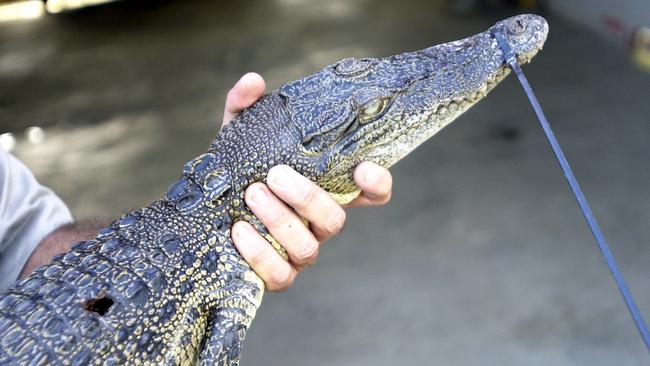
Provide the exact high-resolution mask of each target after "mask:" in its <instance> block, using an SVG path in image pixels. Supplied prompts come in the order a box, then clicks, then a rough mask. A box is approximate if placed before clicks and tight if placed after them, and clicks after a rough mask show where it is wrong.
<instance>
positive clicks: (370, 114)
mask: <svg viewBox="0 0 650 366" xmlns="http://www.w3.org/2000/svg"><path fill="white" fill-rule="evenodd" d="M387 105H388V100H387V99H385V98H377V99H374V100H372V101H370V102H369V103H367V104H366V105H364V106H363V108H362V109H361V111H360V112H359V122H361V123H367V122H370V121H372V120H373V119H375V118H376V117H377V116H379V115H380V114H381V113H382V112H383V111H384V110H385V109H386V106H387Z"/></svg>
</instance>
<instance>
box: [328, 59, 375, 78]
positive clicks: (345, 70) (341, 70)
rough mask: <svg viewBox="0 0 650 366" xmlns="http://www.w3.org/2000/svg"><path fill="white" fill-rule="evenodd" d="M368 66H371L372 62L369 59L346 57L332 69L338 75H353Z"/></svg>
mask: <svg viewBox="0 0 650 366" xmlns="http://www.w3.org/2000/svg"><path fill="white" fill-rule="evenodd" d="M370 66H372V62H371V61H370V60H359V59H357V58H346V59H343V60H341V61H340V62H339V63H338V64H336V66H334V71H335V72H336V73H337V74H338V75H340V76H355V75H360V74H363V73H364V72H366V71H367V70H368V69H370Z"/></svg>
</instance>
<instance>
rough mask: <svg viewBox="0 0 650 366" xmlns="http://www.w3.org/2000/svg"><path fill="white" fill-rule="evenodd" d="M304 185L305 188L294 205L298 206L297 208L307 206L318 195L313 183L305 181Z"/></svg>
mask: <svg viewBox="0 0 650 366" xmlns="http://www.w3.org/2000/svg"><path fill="white" fill-rule="evenodd" d="M306 186H307V190H305V191H304V192H303V193H302V195H301V197H300V198H299V199H298V201H297V202H296V205H297V206H298V207H297V208H303V209H304V208H307V207H309V206H310V205H311V204H312V202H315V201H316V199H317V197H318V193H319V191H318V188H317V187H316V185H315V184H312V183H307V184H306Z"/></svg>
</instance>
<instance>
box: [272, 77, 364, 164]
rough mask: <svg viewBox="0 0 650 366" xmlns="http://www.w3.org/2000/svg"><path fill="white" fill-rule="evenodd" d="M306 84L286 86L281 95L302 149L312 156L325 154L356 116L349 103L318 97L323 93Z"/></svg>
mask: <svg viewBox="0 0 650 366" xmlns="http://www.w3.org/2000/svg"><path fill="white" fill-rule="evenodd" d="M310 86H312V85H311V84H310V83H308V80H303V81H297V82H293V83H289V84H285V85H284V86H282V88H280V94H281V95H282V96H284V97H285V98H286V99H287V105H288V107H289V111H290V114H291V118H292V121H293V122H294V123H295V125H296V127H297V128H298V129H299V130H300V133H301V136H302V144H303V147H304V148H305V149H306V150H307V151H308V152H312V153H319V152H322V151H324V150H326V149H327V148H328V147H330V146H331V145H332V144H333V143H334V142H336V141H337V140H338V139H339V138H340V137H341V136H342V135H343V134H344V133H345V132H346V131H347V129H348V128H349V127H350V125H351V124H352V123H353V122H354V119H355V117H356V115H355V113H353V112H352V109H351V107H350V105H349V103H345V102H343V103H341V100H339V99H337V98H331V96H329V97H330V98H328V96H322V95H318V94H317V93H318V92H321V93H322V90H327V89H328V88H322V89H317V91H315V90H313V88H310Z"/></svg>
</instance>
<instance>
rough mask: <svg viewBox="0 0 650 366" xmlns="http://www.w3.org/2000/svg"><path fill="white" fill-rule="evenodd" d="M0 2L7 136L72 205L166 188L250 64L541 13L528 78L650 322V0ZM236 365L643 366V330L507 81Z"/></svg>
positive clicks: (0, 126)
mask: <svg viewBox="0 0 650 366" xmlns="http://www.w3.org/2000/svg"><path fill="white" fill-rule="evenodd" d="M96 3H99V1H97V0H92V1H82V0H65V1H64V0H50V1H48V2H47V3H46V4H45V5H44V3H43V2H40V1H22V2H16V1H6V0H0V145H1V146H2V148H4V149H7V150H9V151H11V152H12V153H14V154H15V155H16V156H17V157H19V158H20V159H21V160H23V161H24V162H25V163H26V164H27V165H28V166H29V167H30V168H31V169H32V170H33V172H34V173H35V175H36V176H37V177H38V179H39V180H40V181H41V182H43V183H44V184H46V185H49V186H50V187H52V188H53V189H54V190H55V191H56V192H57V193H58V194H59V195H60V196H61V197H62V198H63V199H64V201H66V202H67V203H68V205H69V206H70V208H71V209H72V211H73V213H74V215H75V217H76V218H77V219H78V220H81V221H83V220H87V219H99V220H104V221H106V222H108V221H109V220H110V219H111V218H114V217H116V216H117V215H119V214H120V213H123V212H125V211H127V210H130V209H133V208H137V207H139V206H142V205H144V204H147V203H148V202H149V201H151V200H153V199H156V198H157V197H159V195H160V194H161V192H164V191H165V190H166V188H167V186H168V184H169V183H170V182H172V181H173V180H174V179H175V178H176V177H177V176H178V175H179V172H180V169H181V167H182V164H183V162H184V161H186V160H188V159H190V158H192V157H193V156H195V155H197V154H199V153H200V152H202V151H203V150H204V149H205V148H206V146H207V145H208V143H209V141H210V136H213V135H214V134H215V133H216V131H217V130H218V127H219V121H220V120H221V115H222V110H223V105H224V100H225V94H226V92H227V90H228V89H229V88H230V87H231V86H232V85H233V83H234V82H235V81H236V80H237V79H238V78H239V76H241V75H242V74H243V73H245V72H247V71H257V72H259V73H261V74H262V75H263V76H264V77H265V78H266V80H267V82H268V87H269V90H271V89H275V88H277V87H279V86H280V85H281V84H282V83H283V82H286V81H289V80H293V79H296V78H299V77H301V76H304V75H306V74H309V73H312V72H314V71H316V70H318V69H320V68H321V67H323V66H324V65H327V64H330V63H332V62H335V61H336V60H338V59H341V58H344V57H351V56H354V57H377V56H385V55H389V54H394V53H399V52H404V51H407V50H415V49H420V48H424V47H428V46H431V45H434V44H437V43H441V42H445V41H450V40H455V39H459V38H463V37H465V36H469V35H471V34H474V33H477V32H480V31H483V30H485V29H486V28H488V27H489V26H491V25H492V24H493V23H494V22H496V21H497V20H500V19H502V18H505V17H507V16H509V15H512V14H515V13H521V12H536V13H540V14H542V15H544V16H545V17H546V18H547V20H548V21H549V24H550V35H549V38H548V41H547V43H546V47H545V49H544V51H543V52H541V53H540V54H539V55H538V56H537V57H536V58H535V60H534V61H533V63H532V64H530V65H528V66H526V67H525V69H524V70H525V71H526V73H527V76H528V78H529V80H530V81H531V83H532V84H533V87H534V88H535V90H536V91H537V93H538V97H539V99H540V101H541V103H542V105H543V106H544V108H545V111H546V113H547V115H548V117H549V120H550V121H551V124H552V125H553V126H554V128H555V129H556V133H557V135H558V138H559V140H560V142H561V143H562V145H563V147H564V149H565V151H566V154H567V156H568V158H569V160H570V162H571V163H572V165H573V167H574V170H575V173H576V175H577V177H578V179H579V180H580V181H581V183H582V186H583V189H584V190H585V193H586V195H587V197H588V198H589V199H590V201H591V204H592V206H593V210H594V212H595V213H596V216H597V217H598V219H599V220H600V222H601V225H602V226H603V230H604V232H605V234H606V236H607V237H608V239H609V241H610V243H611V245H612V250H613V252H614V253H615V254H616V255H617V257H618V260H619V264H620V266H621V268H622V271H623V273H624V275H625V276H626V278H627V280H628V282H629V285H630V287H631V289H632V291H633V292H634V294H635V296H636V297H637V301H638V303H639V306H640V308H641V309H642V310H643V311H644V312H645V314H646V317H650V283H649V281H650V267H649V266H648V263H649V262H650V188H649V187H650V164H649V163H650V143H648V141H649V139H650V103H649V102H650V100H649V97H650V73H648V71H649V70H650V30H649V29H648V28H647V27H648V26H650V3H649V2H648V1H645V0H636V1H634V0H629V1H626V2H621V3H619V4H617V5H616V7H613V6H612V5H611V2H609V1H604V0H602V1H601V0H575V1H570V2H568V1H561V0H555V1H550V0H549V1H544V2H538V1H534V0H526V1H524V0H521V1H497V0H492V1H488V0H482V1H478V0H477V1H473V0H462V1H460V0H459V1H450V2H445V1H442V0H410V1H379V0H374V1H373V0H218V1H217V0H213V1H207V0H206V1H199V0H183V1H181V0H177V1H172V0H169V1H163V0H160V1H154V0H149V1H136V0H124V1H118V2H110V3H102V4H96ZM392 172H393V175H394V179H395V188H394V196H393V199H392V201H391V203H390V204H389V205H387V206H385V207H382V208H375V209H356V210H352V211H351V212H350V214H349V221H348V224H347V227H346V229H345V231H344V233H343V234H341V235H340V236H338V237H337V238H335V239H334V240H332V241H330V242H328V243H327V244H326V245H325V246H324V247H323V249H322V254H321V257H320V261H319V263H318V264H317V265H316V266H315V267H314V268H312V269H310V270H308V271H306V272H305V273H304V274H303V275H301V276H300V277H299V279H298V281H297V283H296V285H295V286H294V287H293V288H292V289H291V290H290V291H288V292H285V293H279V294H271V295H267V297H266V298H265V303H264V305H263V306H262V308H261V310H260V312H259V315H258V317H257V319H256V321H255V323H254V325H253V327H252V329H251V331H250V332H249V335H248V339H247V345H246V347H245V349H244V355H243V361H242V365H243V366H246V365H365V364H372V365H395V364H400V365H423V364H425V365H467V364H470V365H549V364H552V365H614V364H616V365H640V364H647V363H648V360H649V358H648V354H647V352H646V351H645V349H644V347H643V344H642V342H641V340H640V338H639V337H638V335H637V332H636V329H635V327H634V325H633V322H632V320H631V319H630V316H629V315H628V313H627V311H626V309H625V306H624V304H623V302H622V300H621V299H620V296H619V294H618V293H617V290H616V288H615V285H614V283H613V281H612V279H611V278H610V276H609V273H608V271H607V268H606V266H605V264H604V262H603V260H602V258H601V257H600V254H599V252H598V250H597V248H596V244H595V242H594V241H593V239H592V238H591V236H590V234H589V232H588V230H587V228H586V225H585V223H584V222H583V219H582V217H581V216H580V213H579V211H578V207H577V205H576V204H575V202H574V200H573V198H572V196H571V194H570V191H569V189H568V186H567V185H566V184H565V182H564V181H563V177H562V174H561V173H560V170H559V168H558V167H557V166H556V162H555V160H554V158H553V156H552V154H551V151H550V149H549V148H548V147H547V144H546V140H545V138H544V137H543V134H542V132H541V130H540V129H539V128H538V126H537V121H536V120H535V118H534V115H533V113H532V111H531V110H530V106H529V105H528V104H527V101H526V99H525V97H524V94H523V92H522V91H521V89H520V87H519V85H518V84H517V83H516V81H515V79H514V78H512V77H511V78H509V79H508V80H506V81H505V82H504V83H503V84H502V85H501V86H499V87H498V88H496V90H494V91H493V92H492V94H491V95H490V96H489V97H488V98H487V99H486V100H485V101H483V102H481V103H479V104H478V105H477V106H476V107H475V108H473V109H472V110H471V111H469V112H468V113H467V114H465V115H464V116H462V117H461V118H460V119H459V120H458V121H457V122H455V123H454V124H453V125H452V126H450V127H448V128H447V129H445V130H444V131H442V132H441V133H440V134H439V135H437V136H436V137H435V138H433V139H432V140H431V141H429V142H428V143H426V144H425V145H423V146H422V147H421V148H419V149H418V150H416V151H415V152H414V153H412V154H411V155H409V156H408V157H407V158H406V159H404V160H403V161H402V162H400V163H399V164H398V165H397V166H395V167H394V168H393V169H392Z"/></svg>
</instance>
